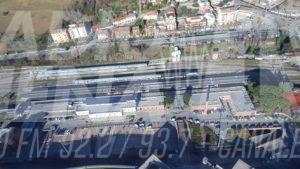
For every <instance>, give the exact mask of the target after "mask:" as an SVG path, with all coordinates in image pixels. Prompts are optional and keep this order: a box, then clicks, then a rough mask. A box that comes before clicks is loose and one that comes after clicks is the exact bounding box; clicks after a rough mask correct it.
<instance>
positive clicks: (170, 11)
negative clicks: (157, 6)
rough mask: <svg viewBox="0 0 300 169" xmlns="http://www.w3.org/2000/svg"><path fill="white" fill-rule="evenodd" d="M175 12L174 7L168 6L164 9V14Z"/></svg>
mask: <svg viewBox="0 0 300 169" xmlns="http://www.w3.org/2000/svg"><path fill="white" fill-rule="evenodd" d="M175 12H176V10H175V8H168V9H166V11H165V13H166V14H175Z"/></svg>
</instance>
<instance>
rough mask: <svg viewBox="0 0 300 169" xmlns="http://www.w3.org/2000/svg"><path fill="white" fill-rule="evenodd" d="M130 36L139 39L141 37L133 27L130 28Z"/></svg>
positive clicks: (138, 31)
mask: <svg viewBox="0 0 300 169" xmlns="http://www.w3.org/2000/svg"><path fill="white" fill-rule="evenodd" d="M131 34H132V37H133V38H139V37H141V35H142V34H141V31H140V28H139V27H138V26H134V27H132V28H131Z"/></svg>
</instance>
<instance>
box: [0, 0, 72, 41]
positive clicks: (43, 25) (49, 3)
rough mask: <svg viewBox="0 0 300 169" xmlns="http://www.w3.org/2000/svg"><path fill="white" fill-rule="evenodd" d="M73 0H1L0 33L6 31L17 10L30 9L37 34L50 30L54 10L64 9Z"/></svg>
mask: <svg viewBox="0 0 300 169" xmlns="http://www.w3.org/2000/svg"><path fill="white" fill-rule="evenodd" d="M71 3H72V0H0V33H1V32H2V33H3V32H5V31H6V29H7V27H8V25H9V24H10V23H11V21H12V19H13V17H14V15H15V14H16V12H17V11H30V12H31V17H32V22H33V28H34V32H35V34H36V35H41V34H43V33H45V32H47V31H48V30H49V27H50V23H51V19H52V16H53V12H55V11H63V10H64V9H65V8H66V7H68V6H69V5H70V4H71Z"/></svg>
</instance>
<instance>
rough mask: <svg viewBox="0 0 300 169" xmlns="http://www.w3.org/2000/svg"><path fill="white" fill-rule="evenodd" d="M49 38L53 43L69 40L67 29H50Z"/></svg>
mask: <svg viewBox="0 0 300 169" xmlns="http://www.w3.org/2000/svg"><path fill="white" fill-rule="evenodd" d="M50 35H51V38H52V40H53V42H54V43H56V44H61V43H67V42H69V41H70V37H69V35H68V32H67V30H65V29H55V30H51V31H50Z"/></svg>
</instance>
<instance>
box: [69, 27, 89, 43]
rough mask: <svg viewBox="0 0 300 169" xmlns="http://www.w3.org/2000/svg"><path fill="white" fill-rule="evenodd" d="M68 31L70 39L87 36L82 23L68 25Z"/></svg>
mask: <svg viewBox="0 0 300 169" xmlns="http://www.w3.org/2000/svg"><path fill="white" fill-rule="evenodd" d="M68 32H69V35H70V38H71V39H72V40H76V39H81V38H86V37H87V36H88V30H87V29H86V26H85V25H84V24H72V25H69V28H68Z"/></svg>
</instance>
